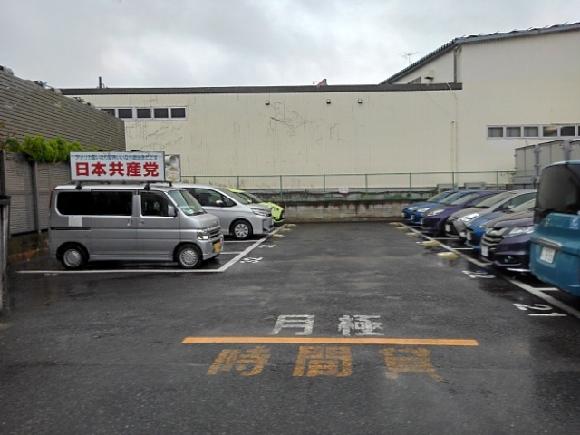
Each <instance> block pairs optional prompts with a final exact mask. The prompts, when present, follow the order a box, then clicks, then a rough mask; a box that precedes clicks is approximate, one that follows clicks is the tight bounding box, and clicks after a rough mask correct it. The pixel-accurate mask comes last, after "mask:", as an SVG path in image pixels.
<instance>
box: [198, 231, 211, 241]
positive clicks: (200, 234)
mask: <svg viewBox="0 0 580 435" xmlns="http://www.w3.org/2000/svg"><path fill="white" fill-rule="evenodd" d="M209 237H210V236H209V231H208V230H200V231H198V232H197V238H198V239H199V240H209Z"/></svg>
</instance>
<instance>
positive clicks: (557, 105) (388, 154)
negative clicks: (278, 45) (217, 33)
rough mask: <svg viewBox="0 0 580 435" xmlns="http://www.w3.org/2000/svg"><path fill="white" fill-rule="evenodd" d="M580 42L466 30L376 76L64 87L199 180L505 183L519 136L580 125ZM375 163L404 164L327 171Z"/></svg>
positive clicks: (527, 140) (136, 142)
mask: <svg viewBox="0 0 580 435" xmlns="http://www.w3.org/2000/svg"><path fill="white" fill-rule="evenodd" d="M578 47H580V24H569V25H557V26H552V27H547V28H542V29H530V30H526V31H518V32H510V33H505V34H493V35H478V36H469V37H462V38H457V39H454V40H453V41H451V42H450V43H448V44H445V45H443V46H442V47H440V48H439V49H437V50H435V51H434V52H432V53H430V54H429V55H427V56H425V57H424V58H423V59H421V60H419V61H418V62H416V63H415V64H412V65H410V66H409V67H408V68H406V69H404V70H403V71H401V72H399V73H397V74H395V75H394V76H392V77H390V78H389V79H387V80H385V81H384V82H382V83H380V84H377V85H339V86H321V87H316V86H277V87H232V88H105V89H68V90H65V91H64V92H65V94H67V95H71V96H72V95H74V96H77V97H78V96H80V97H82V98H83V99H85V100H87V101H90V102H91V103H93V104H94V105H96V106H97V107H100V108H102V109H103V110H108V111H110V112H111V113H112V114H113V115H115V116H117V117H119V118H122V119H124V120H125V128H126V138H127V148H128V149H147V150H158V149H161V150H165V151H166V152H168V153H177V154H180V155H181V156H182V161H183V163H182V166H183V170H182V172H183V174H184V175H191V176H197V177H199V178H198V181H202V180H203V181H206V180H207V179H206V178H203V176H212V177H214V176H227V178H222V179H219V178H213V179H212V180H213V181H215V182H220V181H221V182H222V183H224V184H234V180H235V178H234V177H235V176H242V178H241V185H242V186H245V187H250V188H251V187H256V188H260V187H262V188H265V187H276V186H278V185H279V176H280V175H283V176H291V175H313V176H312V177H303V176H301V177H284V180H283V183H284V186H285V187H322V185H323V184H324V185H325V186H326V187H341V186H346V187H362V186H363V185H367V186H368V187H395V186H399V187H405V186H408V185H409V183H411V184H412V185H413V186H414V187H418V186H427V185H433V184H437V183H450V182H451V181H454V182H459V183H465V182H478V181H485V182H488V183H494V182H495V181H499V182H500V183H503V182H505V181H507V179H508V175H507V173H505V174H504V173H499V174H498V173H495V172H494V171H511V170H513V168H514V149H515V148H516V147H519V146H523V145H529V144H533V143H538V142H544V141H546V140H550V139H557V138H570V139H574V138H578V137H580V104H579V103H578V102H579V101H580V80H579V77H580V58H579V57H578V56H577V53H578ZM485 171H492V172H491V173H489V174H486V173H483V172H485ZM431 172H443V173H445V174H421V173H431ZM451 172H456V173H457V172H463V174H454V175H451V174H450V173H451ZM465 172H479V173H476V174H465ZM378 173H401V174H398V175H369V176H366V177H364V176H362V175H361V176H352V177H345V176H342V177H334V176H331V174H378ZM409 173H413V175H411V176H409ZM322 174H326V175H327V176H326V177H324V179H323V177H321V175H322ZM267 175H271V176H272V177H263V178H256V176H267ZM409 178H411V180H410V181H409Z"/></svg>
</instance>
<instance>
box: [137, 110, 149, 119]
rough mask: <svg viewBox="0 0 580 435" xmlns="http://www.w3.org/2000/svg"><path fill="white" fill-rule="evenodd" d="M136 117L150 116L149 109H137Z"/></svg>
mask: <svg viewBox="0 0 580 435" xmlns="http://www.w3.org/2000/svg"><path fill="white" fill-rule="evenodd" d="M137 118H139V119H149V118H151V109H137Z"/></svg>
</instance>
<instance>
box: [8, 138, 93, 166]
mask: <svg viewBox="0 0 580 435" xmlns="http://www.w3.org/2000/svg"><path fill="white" fill-rule="evenodd" d="M1 149H5V150H6V151H11V152H20V153H23V154H24V155H26V157H27V158H28V159H30V160H32V161H35V162H39V163H56V162H66V161H68V160H69V156H70V153H71V152H73V151H82V150H83V147H82V146H81V144H80V143H78V142H69V141H66V140H64V139H62V138H60V137H57V138H54V139H46V138H44V137H43V136H26V137H25V138H24V139H23V140H22V142H21V143H19V142H18V141H17V140H16V139H13V138H10V139H6V140H5V141H4V145H3V146H2V147H1Z"/></svg>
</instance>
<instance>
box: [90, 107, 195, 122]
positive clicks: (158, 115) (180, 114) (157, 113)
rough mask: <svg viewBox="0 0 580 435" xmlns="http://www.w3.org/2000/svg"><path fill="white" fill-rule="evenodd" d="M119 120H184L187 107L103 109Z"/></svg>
mask: <svg viewBox="0 0 580 435" xmlns="http://www.w3.org/2000/svg"><path fill="white" fill-rule="evenodd" d="M101 110H102V111H103V112H107V113H109V114H111V115H113V116H116V117H117V118H119V119H184V118H185V107H145V108H136V107H130V108H101Z"/></svg>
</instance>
